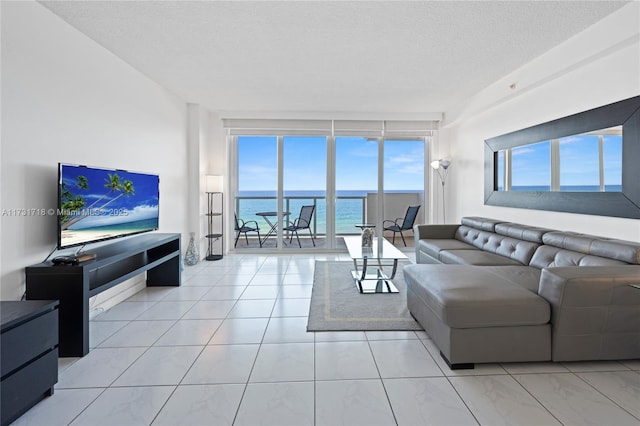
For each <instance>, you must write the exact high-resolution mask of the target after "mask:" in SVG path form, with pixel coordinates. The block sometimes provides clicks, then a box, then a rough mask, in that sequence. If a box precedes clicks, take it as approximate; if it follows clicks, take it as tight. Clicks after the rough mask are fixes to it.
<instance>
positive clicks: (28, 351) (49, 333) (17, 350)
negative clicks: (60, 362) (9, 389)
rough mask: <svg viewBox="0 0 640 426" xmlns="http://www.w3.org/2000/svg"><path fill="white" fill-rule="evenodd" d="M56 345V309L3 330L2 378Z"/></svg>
mask: <svg viewBox="0 0 640 426" xmlns="http://www.w3.org/2000/svg"><path fill="white" fill-rule="evenodd" d="M57 345H58V310H57V309H54V310H52V311H49V312H46V313H45V314H43V315H40V316H38V317H36V318H32V319H31V320H29V321H27V322H24V323H22V324H19V325H17V326H15V327H13V328H11V329H9V330H6V331H4V332H3V333H2V346H1V348H0V363H1V371H2V378H3V379H4V377H5V376H6V375H8V374H10V373H11V372H12V371H14V370H15V369H17V368H19V367H20V366H22V365H24V364H26V363H28V362H29V361H31V360H32V359H33V358H36V357H38V356H39V355H40V354H42V353H44V352H47V351H49V350H50V349H51V348H53V347H55V346H57ZM56 353H57V351H56ZM56 370H57V368H56Z"/></svg>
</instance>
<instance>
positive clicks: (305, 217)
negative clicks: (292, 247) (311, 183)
mask: <svg viewBox="0 0 640 426" xmlns="http://www.w3.org/2000/svg"><path fill="white" fill-rule="evenodd" d="M315 208H316V206H314V205H311V206H302V208H301V209H300V216H298V218H297V219H296V220H294V221H293V223H292V222H289V223H290V225H289V226H287V227H286V228H284V230H285V231H289V232H291V235H290V236H289V244H291V240H292V239H293V234H296V239H297V240H298V246H299V247H300V248H302V245H301V244H300V237H299V236H298V231H299V230H301V229H308V230H309V236H310V237H311V242H312V243H313V246H314V247H315V246H316V242H315V241H314V240H313V234H312V233H311V218H312V217H313V211H314V210H315Z"/></svg>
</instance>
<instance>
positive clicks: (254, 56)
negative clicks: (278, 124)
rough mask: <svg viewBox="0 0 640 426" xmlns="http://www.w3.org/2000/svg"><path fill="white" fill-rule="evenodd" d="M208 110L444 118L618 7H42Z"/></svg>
mask: <svg viewBox="0 0 640 426" xmlns="http://www.w3.org/2000/svg"><path fill="white" fill-rule="evenodd" d="M40 3H41V4H43V5H44V6H45V7H47V8H48V9H50V10H51V11H53V12H54V13H55V14H57V15H58V16H60V17H61V18H62V19H64V20H65V21H67V22H68V23H69V24H71V25H72V26H74V27H76V28H77V29H78V30H80V31H81V32H83V33H85V34H86V35H87V36H89V37H90V38H92V39H93V40H95V41H96V42H98V43H99V44H101V45H103V46H104V47H106V48H107V49H109V50H110V51H112V52H113V53H114V54H115V55H117V56H119V57H120V58H122V59H123V60H124V61H126V62H128V63H129V64H131V65H132V66H133V67H135V68H136V69H138V70H140V71H141V72H142V73H144V74H146V75H147V76H149V77H150V78H152V79H153V80H155V81H156V82H158V83H159V84H161V85H163V86H165V87H166V88H168V89H169V90H171V91H173V92H174V93H176V94H178V95H179V96H181V97H183V98H184V99H186V100H187V101H189V102H194V103H199V104H202V105H204V106H206V107H207V108H209V109H211V110H214V111H218V110H227V111H229V110H233V111H268V112H292V111H304V112H359V113H367V112H375V113H389V112H393V113H418V112H442V111H447V110H448V109H449V108H451V107H453V106H456V105H460V104H462V103H464V101H465V99H467V98H469V97H470V96H472V95H474V94H475V93H477V92H479V91H480V90H481V89H483V88H484V87H486V86H488V85H489V84H491V83H493V82H495V81H497V80H498V79H500V78H501V77H504V76H505V75H506V74H508V73H510V72H512V71H514V70H515V69H517V68H519V67H520V66H522V65H524V64H526V63H527V62H529V61H531V60H532V59H534V58H535V57H537V56H539V55H541V54H542V53H544V52H546V51H548V50H549V49H551V48H552V47H554V46H556V45H558V44H560V43H561V42H563V41H564V40H567V39H568V38H570V37H571V36H573V35H575V34H577V33H578V32H580V31H582V30H584V29H585V28H587V27H589V26H590V25H592V24H594V23H595V22H597V21H599V20H601V19H602V18H604V17H605V16H607V15H609V14H610V13H612V12H614V11H615V10H617V9H619V8H620V7H622V6H623V5H624V4H625V3H626V2H617V1H354V2H348V1H347V2H345V1H340V2H337V1H318V2H317V1H275V2H272V1H257V2H248V1H195V2H192V1H124V2H120V1H41V2H40Z"/></svg>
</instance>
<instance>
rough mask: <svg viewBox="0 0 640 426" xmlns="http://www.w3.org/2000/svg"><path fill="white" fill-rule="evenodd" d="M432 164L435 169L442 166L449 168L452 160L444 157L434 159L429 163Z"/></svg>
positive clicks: (445, 168)
mask: <svg viewBox="0 0 640 426" xmlns="http://www.w3.org/2000/svg"><path fill="white" fill-rule="evenodd" d="M429 164H430V165H431V167H432V168H433V169H434V170H438V169H439V168H440V167H442V168H443V169H444V170H447V169H448V168H449V165H451V161H449V160H443V159H442V158H441V159H439V160H433V161H432V162H431V163H429Z"/></svg>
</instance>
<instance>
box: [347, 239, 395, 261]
mask: <svg viewBox="0 0 640 426" xmlns="http://www.w3.org/2000/svg"><path fill="white" fill-rule="evenodd" d="M344 242H345V244H346V245H347V250H349V256H351V258H352V259H364V258H367V259H406V258H407V256H406V255H405V254H404V253H402V252H401V251H400V250H398V249H397V248H396V247H395V246H394V245H393V244H391V243H390V242H389V241H387V240H385V239H384V238H381V237H374V238H373V247H371V248H363V247H362V238H361V237H360V236H357V237H344ZM381 243H382V244H381Z"/></svg>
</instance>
